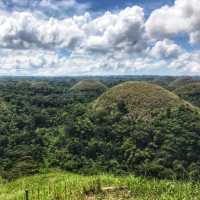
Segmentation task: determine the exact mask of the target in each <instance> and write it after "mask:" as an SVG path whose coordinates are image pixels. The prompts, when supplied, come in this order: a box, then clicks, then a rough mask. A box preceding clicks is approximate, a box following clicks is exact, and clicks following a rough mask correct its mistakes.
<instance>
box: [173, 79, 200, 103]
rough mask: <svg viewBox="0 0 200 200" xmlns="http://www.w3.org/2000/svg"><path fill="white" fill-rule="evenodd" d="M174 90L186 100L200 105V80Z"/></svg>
mask: <svg viewBox="0 0 200 200" xmlns="http://www.w3.org/2000/svg"><path fill="white" fill-rule="evenodd" d="M174 92H175V93H176V94H177V95H179V96H180V97H181V98H183V99H185V100H186V101H189V102H190V103H192V104H193V105H195V106H198V107H200V82H199V83H190V84H187V85H184V86H180V87H178V88H176V90H174Z"/></svg>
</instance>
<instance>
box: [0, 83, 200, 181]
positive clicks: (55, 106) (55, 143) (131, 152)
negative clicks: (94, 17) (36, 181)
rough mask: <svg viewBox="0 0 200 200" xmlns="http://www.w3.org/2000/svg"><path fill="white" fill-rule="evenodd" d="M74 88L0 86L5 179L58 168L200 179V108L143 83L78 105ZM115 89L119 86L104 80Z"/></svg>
mask: <svg viewBox="0 0 200 200" xmlns="http://www.w3.org/2000/svg"><path fill="white" fill-rule="evenodd" d="M167 80H168V79H167ZM150 81H152V79H151V80H150ZM76 82H77V80H74V79H71V80H57V79H56V80H21V79H20V80H3V81H0V85H1V90H0V99H1V102H2V104H1V105H2V106H0V111H1V112H0V176H2V177H3V178H4V179H7V180H12V179H16V178H18V177H22V176H25V175H34V174H37V173H39V172H41V171H48V170H49V169H51V168H58V169H62V170H64V171H70V172H76V173H82V174H85V175H86V174H87V175H95V174H102V173H110V174H115V175H128V174H132V175H136V176H146V177H156V178H160V179H163V178H164V179H182V180H187V179H192V180H198V179H199V177H200V123H199V122H200V114H199V109H198V108H196V107H194V106H192V105H191V104H190V103H187V102H186V101H184V100H182V99H181V98H180V97H178V96H177V95H175V94H174V93H171V92H170V91H168V90H166V89H164V88H162V87H160V86H157V85H154V84H150V83H147V82H143V81H140V82H139V81H135V82H130V81H129V82H126V83H122V84H119V85H117V86H114V87H113V88H110V89H108V90H107V91H105V92H104V93H103V94H101V96H99V97H97V99H95V97H94V96H90V95H89V96H87V95H86V96H84V95H83V96H81V98H80V99H79V98H77V97H76V96H73V95H71V91H72V89H71V88H76V87H77V85H76V86H74V87H73V85H75V83H76ZM87 82H88V81H87ZM89 82H91V81H89ZM92 82H93V83H94V81H92ZM116 82H121V80H118V79H117V81H113V79H111V80H110V79H109V80H107V79H106V80H103V83H104V84H106V85H109V86H112V85H115V83H116ZM122 82H124V81H123V80H122ZM79 84H80V83H79ZM79 84H78V85H79ZM86 85H87V84H86ZM100 85H101V83H100ZM81 87H82V86H81ZM104 87H105V86H104ZM95 91H96V89H95ZM95 95H97V93H95ZM99 95H100V94H99ZM94 99H95V100H94Z"/></svg>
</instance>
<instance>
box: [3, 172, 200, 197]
mask: <svg viewBox="0 0 200 200" xmlns="http://www.w3.org/2000/svg"><path fill="white" fill-rule="evenodd" d="M99 183H100V185H101V187H105V186H127V188H128V189H127V191H126V190H118V191H114V192H100V190H99V189H98V188H99V187H98V185H99ZM25 190H28V191H29V199H30V200H32V199H34V200H36V199H37V200H47V199H48V200H82V199H83V200H84V199H85V200H95V199H96V200H97V199H99V200H100V199H101V200H198V199H200V183H199V182H189V181H188V182H181V181H167V180H148V179H145V178H140V177H134V176H127V177H114V176H112V175H99V176H82V175H77V174H71V173H64V172H52V173H48V174H41V175H35V176H31V177H24V178H20V179H18V180H15V181H13V182H9V183H5V182H3V181H0V199H1V200H23V199H24V196H25ZM92 191H93V193H95V194H94V195H93V193H92ZM90 192H91V193H90ZM87 193H90V195H88V196H86V194H87Z"/></svg>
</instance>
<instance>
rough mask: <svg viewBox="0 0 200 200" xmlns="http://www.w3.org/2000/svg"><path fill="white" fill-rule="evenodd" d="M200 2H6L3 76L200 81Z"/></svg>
mask: <svg viewBox="0 0 200 200" xmlns="http://www.w3.org/2000/svg"><path fill="white" fill-rule="evenodd" d="M199 13H200V1H199V0H190V1H188V0H101V1H97V0H87V1H86V0H31V1H30V0H1V1H0V75H13V76H15V75H35V76H38V75H40V76H44V75H46V76H53V75H55V76H63V75H66V76H69V75H123V74H125V75H127V74H128V75H130V74H132V75H134V74H137V75H138V74H141V75H143V74H150V75H152V74H157V75H200V51H199V47H200V23H199V21H200V14H199Z"/></svg>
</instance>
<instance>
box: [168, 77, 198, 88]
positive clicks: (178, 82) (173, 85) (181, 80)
mask: <svg viewBox="0 0 200 200" xmlns="http://www.w3.org/2000/svg"><path fill="white" fill-rule="evenodd" d="M196 82H199V79H195V78H193V77H190V76H188V77H179V78H177V79H175V80H174V81H172V82H171V83H170V84H169V88H171V89H172V90H173V89H176V88H178V87H181V86H185V85H187V84H191V83H196Z"/></svg>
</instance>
